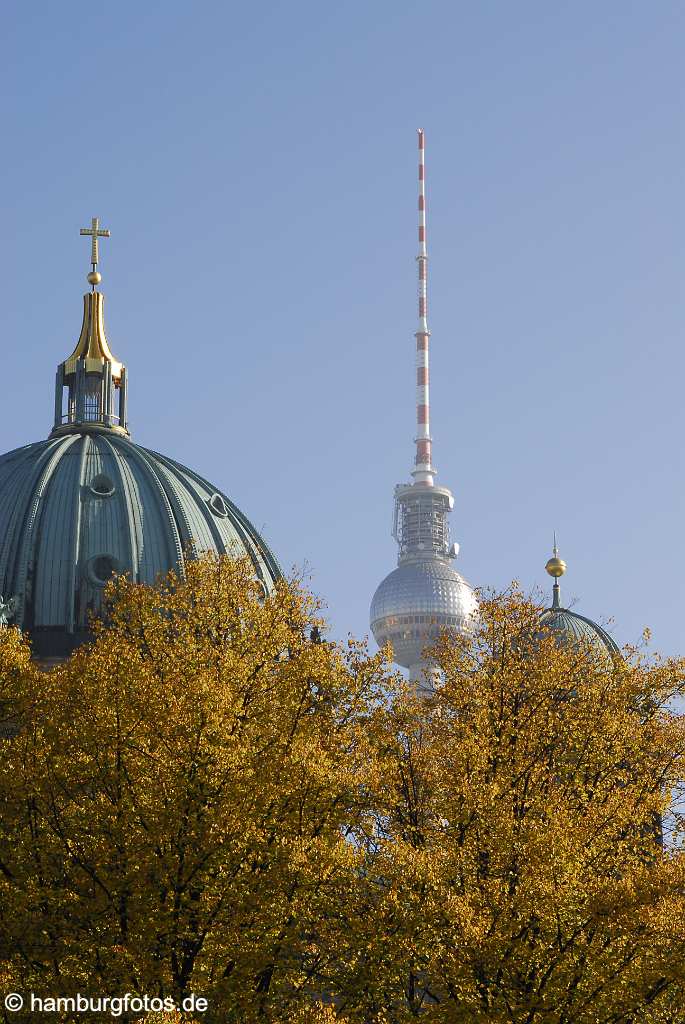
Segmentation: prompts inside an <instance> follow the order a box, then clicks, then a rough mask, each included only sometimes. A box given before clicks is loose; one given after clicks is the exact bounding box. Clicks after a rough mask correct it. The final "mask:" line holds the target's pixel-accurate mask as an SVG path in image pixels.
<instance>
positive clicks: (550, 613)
mask: <svg viewBox="0 0 685 1024" xmlns="http://www.w3.org/2000/svg"><path fill="white" fill-rule="evenodd" d="M545 570H546V571H547V572H548V573H549V575H550V576H552V577H554V587H553V588H552V607H551V608H547V609H546V611H544V612H543V613H542V615H541V616H540V625H541V626H542V627H543V628H544V629H546V630H550V631H551V632H552V633H553V635H554V636H555V637H556V638H557V641H558V642H559V643H561V644H564V645H569V646H573V645H575V644H589V645H590V647H591V649H592V650H595V651H596V652H597V654H599V655H600V656H606V655H609V656H610V657H611V659H612V660H613V658H615V657H617V656H620V651H619V649H618V645H617V644H616V643H615V642H614V640H613V639H612V638H611V637H610V636H609V634H608V633H607V631H606V630H605V629H602V627H601V626H599V625H598V624H597V623H596V622H593V621H592V619H587V618H586V617H585V616H584V615H579V614H578V612H572V611H570V609H568V608H562V606H561V596H560V588H559V577H560V576H563V575H564V573H565V572H566V562H564V560H563V559H562V558H560V557H559V551H558V549H557V541H556V536H555V538H554V550H553V554H552V557H551V558H550V559H549V560H548V562H547V564H546V566H545Z"/></svg>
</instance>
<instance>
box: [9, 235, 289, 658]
mask: <svg viewBox="0 0 685 1024" xmlns="http://www.w3.org/2000/svg"><path fill="white" fill-rule="evenodd" d="M93 230H95V231H97V230H98V227H97V223H96V222H95V221H94V222H93ZM88 233H89V234H90V233H91V232H90V231H88ZM100 236H102V232H100ZM95 237H96V238H97V237H98V236H95ZM93 256H94V257H95V258H94V259H93V261H92V262H93V266H92V271H91V274H90V275H89V278H88V279H89V281H90V282H91V284H92V285H93V290H92V291H91V292H89V293H87V294H86V295H85V296H84V318H83V327H82V329H81V335H80V338H79V341H78V342H77V345H76V348H75V349H74V352H73V353H72V354H71V355H70V356H69V358H68V359H66V360H65V361H64V362H63V363H61V364H60V365H59V367H58V370H57V385H56V392H55V424H54V428H53V431H52V433H51V434H50V437H49V438H48V439H47V440H45V441H38V442H36V443H35V444H30V445H27V446H25V447H23V448H18V449H16V450H15V451H12V452H9V453H8V454H6V455H2V456H0V595H3V596H2V597H0V603H2V602H3V600H4V601H5V602H8V603H9V604H10V606H11V609H12V622H13V623H14V624H16V625H18V626H20V627H21V628H22V629H25V630H26V631H27V632H28V633H29V635H30V637H31V640H32V645H33V649H34V653H35V654H36V655H37V656H38V657H40V658H59V657H64V656H65V655H67V654H69V653H70V652H71V650H73V649H74V647H76V646H77V645H78V644H79V643H81V642H82V641H83V640H85V639H87V638H88V635H89V634H88V623H89V618H90V615H91V614H92V613H97V612H98V610H99V608H100V607H101V603H102V598H103V592H104V587H105V585H106V583H107V581H108V580H109V579H110V577H112V576H113V575H115V574H119V573H126V574H128V575H129V577H130V578H131V579H132V580H133V581H134V582H138V583H147V584H152V583H154V582H155V580H156V579H157V577H158V576H159V575H160V574H162V573H166V572H168V571H169V570H170V569H176V570H180V571H182V567H183V558H184V556H190V557H193V556H195V557H196V556H198V555H200V554H201V553H203V552H210V553H214V554H217V555H220V554H227V555H230V556H232V557H241V556H245V555H247V556H248V557H249V558H250V560H251V561H252V564H253V566H254V571H255V575H256V577H257V578H258V579H260V580H261V581H262V584H263V586H264V589H265V592H266V591H268V590H270V589H271V588H272V587H273V585H274V583H275V581H276V580H277V579H278V578H279V576H280V570H279V567H278V563H277V562H276V559H275V558H274V556H273V554H272V553H271V551H270V550H269V548H268V547H267V545H266V544H265V542H264V541H263V540H262V538H261V537H260V535H259V533H258V532H257V531H256V529H255V528H254V526H253V525H252V524H251V523H250V521H249V520H248V519H247V518H246V516H244V515H243V513H242V512H241V511H240V510H239V509H238V508H237V507H236V505H235V504H234V503H233V502H232V501H231V500H230V498H229V497H228V496H227V495H226V494H225V492H223V491H222V490H220V489H219V488H218V487H216V486H214V485H213V484H211V483H209V482H208V481H207V480H205V479H204V478H203V477H202V476H200V475H199V474H198V473H195V472H194V471H193V470H191V469H187V468H186V467H185V466H182V465H181V464H180V463H178V462H176V461H175V460H173V459H171V458H168V457H167V456H164V455H160V454H158V453H157V452H154V451H150V450H149V449H148V448H143V447H141V446H139V445H136V444H134V443H133V441H131V439H130V435H129V430H128V422H127V410H126V390H127V377H126V367H125V366H124V365H123V363H121V362H119V361H118V360H117V359H115V357H114V356H113V355H112V353H111V351H110V349H109V345H108V343H107V339H106V337H105V331H104V319H103V301H104V300H103V296H102V294H101V293H99V292H97V291H96V290H95V285H96V284H99V281H100V275H99V273H98V272H97V249H96V248H95V246H94V248H93ZM65 390H66V393H67V396H66V410H65V408H64V405H65V403H64V399H63V394H64V392H65Z"/></svg>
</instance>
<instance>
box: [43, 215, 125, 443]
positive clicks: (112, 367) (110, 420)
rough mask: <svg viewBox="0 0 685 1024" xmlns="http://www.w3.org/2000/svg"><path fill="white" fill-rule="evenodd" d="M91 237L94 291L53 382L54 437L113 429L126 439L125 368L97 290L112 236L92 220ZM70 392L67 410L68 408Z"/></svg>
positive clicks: (84, 231) (85, 230) (88, 230)
mask: <svg viewBox="0 0 685 1024" xmlns="http://www.w3.org/2000/svg"><path fill="white" fill-rule="evenodd" d="M81 234H82V235H89V236H90V237H91V239H92V245H91V271H90V273H89V274H88V275H87V280H88V282H89V284H90V285H91V290H90V291H89V292H86V294H85V295H84V296H83V323H82V325H81V333H80V335H79V339H78V341H77V342H76V346H75V348H74V351H73V352H72V353H71V355H70V356H69V357H68V358H67V359H65V360H64V362H62V363H60V364H59V366H58V367H57V377H56V381H55V420H54V425H53V429H52V434H51V435H50V436H51V437H54V436H58V435H61V434H66V433H73V432H74V431H83V430H89V429H90V430H102V429H106V430H113V431H115V432H117V433H122V434H126V435H128V433H129V431H128V424H127V411H126V405H127V402H126V397H127V390H128V382H127V378H126V367H125V366H124V364H123V363H121V362H119V360H118V359H116V358H115V356H114V355H113V354H112V351H111V349H110V347H109V342H108V341H107V336H106V334H105V319H104V302H105V297H104V295H103V294H102V293H101V292H99V291H97V285H99V284H100V282H101V281H102V276H101V274H100V272H99V271H98V269H97V266H98V262H99V254H98V239H99V238H109V236H110V233H109V231H108V230H106V229H102V228H100V226H99V220H98V218H97V217H93V219H92V222H91V227H90V228H81ZM65 392H66V409H65Z"/></svg>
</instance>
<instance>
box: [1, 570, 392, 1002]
mask: <svg viewBox="0 0 685 1024" xmlns="http://www.w3.org/2000/svg"><path fill="white" fill-rule="evenodd" d="M109 605H110V608H109V616H108V621H107V622H106V624H105V623H99V624H96V627H95V638H94V641H93V643H92V644H90V645H86V646H84V647H83V648H82V649H80V650H79V651H77V652H76V653H75V654H74V655H73V657H72V658H71V659H70V660H69V661H68V662H66V663H65V664H64V665H62V666H61V667H59V668H57V669H55V670H54V671H52V672H49V673H41V672H39V671H37V670H36V669H35V668H34V667H32V665H31V663H30V661H29V650H28V646H27V644H26V643H25V642H24V641H23V640H22V639H21V636H20V634H19V633H18V631H17V630H12V629H7V630H4V631H2V632H1V633H0V666H1V671H0V675H1V676H2V678H3V679H4V680H5V685H4V689H5V691H7V692H6V693H5V696H6V698H7V699H8V700H9V701H10V703H11V704H12V709H11V715H13V716H14V717H15V718H17V717H18V718H19V719H20V721H21V728H20V731H19V733H18V734H17V735H16V736H15V737H14V739H10V740H6V741H4V745H3V747H2V759H1V762H0V800H1V801H2V808H1V809H2V823H1V825H0V959H1V960H2V961H3V962H4V978H5V982H6V983H7V985H9V987H12V984H14V986H15V987H16V988H17V989H18V990H19V991H22V990H27V989H31V990H33V991H34V992H36V993H40V994H45V995H52V996H59V995H64V996H67V995H69V994H73V993H74V992H76V991H80V992H87V993H95V994H98V993H100V994H102V993H125V992H134V993H146V994H148V995H150V996H152V995H156V996H165V995H169V996H171V997H173V998H174V999H175V1000H176V1001H177V1003H178V1004H179V1005H180V1001H181V1000H182V998H183V997H184V996H186V995H187V994H188V993H190V992H194V993H196V994H199V995H201V996H204V997H206V998H207V999H208V1001H209V1005H210V1009H209V1012H208V1013H207V1014H206V1015H205V1016H204V1017H203V1020H207V1021H221V1022H227V1021H241V1022H243V1021H245V1022H249V1021H252V1020H257V1019H260V1020H268V1019H278V1020H286V1019H289V1014H290V1012H291V1009H292V1012H293V1013H297V1014H298V1018H297V1019H298V1020H300V1019H301V1020H302V1021H304V1020H305V1019H307V1020H310V1019H311V1020H314V1019H315V1018H314V1016H313V1014H314V1013H315V1012H317V1011H315V1004H316V1000H317V998H318V997H319V996H322V995H323V996H326V994H327V992H326V991H323V990H322V986H323V989H328V988H329V987H335V986H336V985H338V984H339V975H340V968H341V962H340V960H339V957H338V956H337V954H338V949H337V946H336V941H335V934H334V933H335V927H334V919H333V915H332V913H331V911H332V910H334V908H335V907H336V906H338V905H339V904H341V903H343V902H344V900H345V892H346V890H347V888H348V886H349V884H350V880H351V879H352V880H354V879H358V878H359V877H360V876H361V873H360V861H361V858H362V855H363V852H362V851H361V850H360V849H358V848H357V847H355V845H354V844H353V843H351V842H349V841H348V840H347V839H346V834H347V833H348V832H349V830H350V828H352V827H353V826H354V824H355V820H356V819H355V816H359V815H360V814H361V813H363V807H362V801H361V800H360V796H359V786H358V781H359V777H360V774H361V773H362V762H363V761H364V759H365V756H366V755H365V753H364V751H365V734H366V723H367V722H368V719H369V716H370V714H371V712H372V710H373V709H374V707H376V706H377V705H378V704H379V702H382V701H383V700H384V698H382V694H381V692H380V690H379V682H380V680H381V679H382V674H383V673H382V671H381V661H382V659H381V658H376V659H369V658H368V657H366V656H365V654H364V651H363V649H362V648H360V647H358V646H356V645H354V644H350V645H349V646H348V647H347V648H346V649H345V650H343V649H340V648H337V647H335V646H334V645H332V644H328V643H322V642H312V628H313V626H315V625H317V624H318V625H319V626H320V625H321V622H320V620H319V619H318V617H317V615H318V613H317V608H316V605H315V602H314V601H313V600H312V598H310V597H308V596H307V595H306V594H305V593H304V592H303V591H302V590H301V589H300V588H299V587H298V586H297V585H296V584H294V583H291V584H286V583H280V584H279V585H278V587H277V588H276V591H275V593H274V594H272V595H270V596H268V597H265V596H264V595H263V592H262V589H261V587H260V585H259V583H258V581H255V580H254V579H253V576H252V567H251V566H250V565H249V564H247V563H245V562H231V561H229V560H227V559H225V558H222V559H218V560H212V559H206V560H200V561H197V562H190V563H189V564H188V565H187V568H186V574H185V577H184V578H183V579H179V578H178V577H177V576H176V575H175V574H173V573H172V574H170V575H169V576H168V577H167V578H166V579H165V580H164V581H163V582H162V583H161V584H160V585H159V586H158V587H157V588H150V587H145V586H140V585H133V584H131V583H129V582H127V581H126V580H125V579H123V578H121V579H119V580H117V581H116V582H115V583H114V584H113V585H112V586H111V587H110V591H109ZM314 639H315V640H316V639H317V634H316V632H315V633H314ZM322 1012H323V1013H324V1015H325V1014H326V1013H327V1012H328V1011H322ZM302 1014H305V1016H302ZM307 1015H308V1016H307ZM9 1019H11V1020H13V1021H20V1020H22V1019H26V1020H34V1019H35V1017H34V1016H32V1015H31V1014H30V1013H29V1014H28V1015H27V1016H25V1017H24V1018H22V1015H21V1014H16V1013H15V1014H12V1015H11V1018H9ZM46 1019H47V1018H46ZM50 1019H51V1020H58V1019H60V1018H59V1017H58V1016H56V1015H51V1017H50ZM64 1019H65V1020H66V1019H71V1018H70V1017H69V1016H67V1017H64ZM78 1019H87V1018H85V1017H84V1016H80V1017H79V1018H78ZM97 1019H98V1020H100V1019H102V1016H101V1015H99V1016H97ZM122 1019H125V1018H122ZM321 1019H324V1018H321Z"/></svg>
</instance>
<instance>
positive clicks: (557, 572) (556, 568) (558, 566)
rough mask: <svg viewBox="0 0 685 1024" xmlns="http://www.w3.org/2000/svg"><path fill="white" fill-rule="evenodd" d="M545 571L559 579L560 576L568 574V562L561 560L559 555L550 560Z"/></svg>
mask: <svg viewBox="0 0 685 1024" xmlns="http://www.w3.org/2000/svg"><path fill="white" fill-rule="evenodd" d="M545 569H546V571H547V572H548V573H549V574H550V576H554V577H555V578H556V579H558V578H559V576H563V575H564V573H565V572H566V562H565V561H564V560H563V558H559V556H558V555H554V556H553V557H552V558H550V559H549V560H548V562H547V564H546V565H545Z"/></svg>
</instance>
